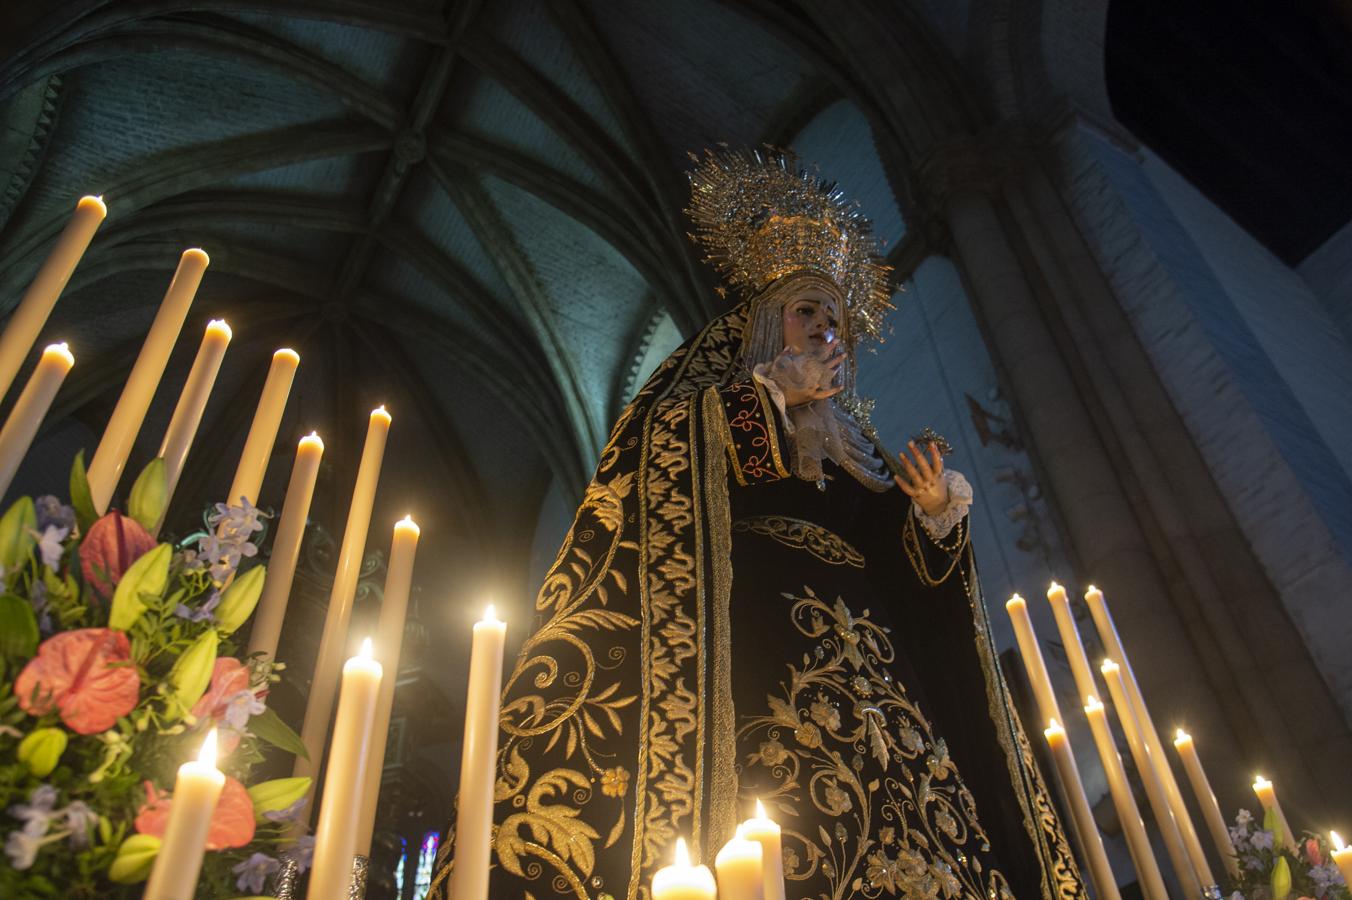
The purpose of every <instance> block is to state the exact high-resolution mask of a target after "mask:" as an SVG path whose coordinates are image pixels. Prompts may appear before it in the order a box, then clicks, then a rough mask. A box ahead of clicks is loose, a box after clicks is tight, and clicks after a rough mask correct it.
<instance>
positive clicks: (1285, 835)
mask: <svg viewBox="0 0 1352 900" xmlns="http://www.w3.org/2000/svg"><path fill="white" fill-rule="evenodd" d="M1253 792H1254V794H1256V795H1257V796H1258V802H1259V803H1261V804H1263V809H1264V810H1269V809H1270V810H1272V814H1273V815H1274V816H1276V818H1277V824H1278V825H1279V826H1280V827H1281V829H1282V843H1283V844H1284V845H1286V847H1287V848H1289V849H1290V850H1291V852H1293V853H1294V852H1295V850H1296V835H1295V833H1294V832H1293V831H1292V830H1291V823H1290V822H1288V821H1286V813H1284V812H1282V804H1281V802H1280V801H1278V800H1277V789H1276V788H1275V787H1273V785H1272V782H1270V781H1268V780H1267V779H1266V778H1264V777H1263V776H1262V775H1259V776H1258V777H1256V778H1254V780H1253Z"/></svg>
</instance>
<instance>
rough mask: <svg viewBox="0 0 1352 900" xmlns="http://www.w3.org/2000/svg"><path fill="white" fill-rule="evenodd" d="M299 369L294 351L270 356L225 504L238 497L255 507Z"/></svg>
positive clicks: (298, 360)
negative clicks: (256, 405)
mask: <svg viewBox="0 0 1352 900" xmlns="http://www.w3.org/2000/svg"><path fill="white" fill-rule="evenodd" d="M299 365H300V354H299V353H297V352H296V351H295V350H291V349H289V348H286V347H283V348H282V349H281V350H278V351H277V352H275V353H273V354H272V365H271V366H270V367H269V368H268V377H267V380H266V381H265V382H263V394H262V396H261V397H259V398H258V409H257V410H256V411H255V412H254V418H253V424H252V425H251V426H249V436H248V437H246V438H245V439H244V450H243V451H242V452H241V453H240V455H239V465H238V466H237V467H236V468H235V480H234V481H233V482H231V484H230V493H229V494H227V495H226V498H227V499H226V502H227V503H229V504H230V505H232V506H234V505H237V504H238V503H239V502H240V497H248V498H249V502H250V503H253V504H255V505H257V503H258V492H259V491H260V490H262V488H263V476H264V475H266V474H267V471H268V460H270V459H271V458H272V445H273V444H275V443H276V442H277V429H278V428H280V427H281V426H282V414H283V413H284V412H286V400H287V398H288V397H289V396H291V384H292V382H294V381H295V379H296V367H297V366H299Z"/></svg>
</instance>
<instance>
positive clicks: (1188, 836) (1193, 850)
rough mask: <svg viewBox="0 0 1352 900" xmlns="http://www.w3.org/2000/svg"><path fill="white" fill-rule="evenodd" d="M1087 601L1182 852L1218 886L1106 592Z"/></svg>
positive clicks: (1201, 876) (1200, 875) (1092, 591)
mask: <svg viewBox="0 0 1352 900" xmlns="http://www.w3.org/2000/svg"><path fill="white" fill-rule="evenodd" d="M1084 601H1085V604H1086V605H1087V606H1088V607H1089V613H1090V615H1091V616H1092V617H1093V619H1094V624H1095V626H1097V628H1098V632H1099V637H1100V638H1101V639H1102V640H1103V645H1104V647H1105V648H1107V651H1108V657H1109V658H1110V659H1113V660H1116V661H1117V663H1118V664H1119V665H1120V666H1121V669H1122V680H1123V686H1124V688H1125V690H1126V699H1127V703H1128V705H1129V707H1130V709H1131V712H1132V714H1133V715H1134V716H1135V717H1136V724H1137V726H1138V727H1139V728H1140V731H1141V739H1142V740H1143V741H1144V742H1145V745H1146V747H1147V748H1148V749H1149V751H1150V757H1151V759H1153V760H1154V761H1155V763H1156V765H1155V774H1156V776H1157V777H1158V778H1159V782H1160V786H1161V787H1162V788H1163V789H1164V799H1165V802H1166V803H1168V804H1169V812H1170V815H1171V816H1172V817H1173V820H1174V825H1175V828H1176V829H1177V830H1178V835H1179V838H1180V839H1181V840H1182V842H1183V849H1184V850H1185V851H1186V852H1187V854H1188V861H1189V865H1190V866H1191V868H1192V869H1193V871H1194V874H1195V876H1196V878H1197V880H1198V882H1199V883H1200V884H1201V885H1202V886H1206V887H1210V886H1211V885H1214V884H1215V883H1216V876H1215V875H1213V874H1212V873H1211V865H1210V864H1209V863H1208V862H1207V859H1206V854H1205V853H1204V852H1203V851H1202V842H1201V840H1200V839H1199V838H1198V837H1197V829H1196V828H1195V827H1193V824H1192V815H1191V814H1190V813H1189V812H1188V806H1187V804H1186V803H1184V802H1183V792H1182V791H1180V790H1179V788H1178V781H1177V780H1176V779H1175V778H1174V770H1173V769H1171V768H1170V767H1169V758H1168V756H1166V755H1165V753H1164V744H1163V743H1162V742H1161V741H1160V735H1159V732H1158V731H1156V730H1155V722H1154V720H1153V719H1151V718H1150V710H1148V709H1147V708H1146V705H1145V696H1144V695H1143V694H1142V693H1141V686H1140V684H1139V683H1137V681H1136V676H1135V674H1133V672H1132V670H1131V662H1130V660H1128V659H1127V651H1126V650H1125V649H1124V648H1123V646H1122V638H1121V636H1120V635H1118V633H1117V625H1116V624H1115V623H1114V622H1113V617H1112V615H1111V614H1110V613H1109V612H1108V603H1107V601H1106V600H1105V599H1104V598H1103V592H1102V591H1100V590H1099V589H1098V588H1096V587H1094V586H1093V585H1092V584H1091V585H1090V586H1089V589H1088V590H1087V591H1085V594H1084ZM1180 877H1181V876H1180Z"/></svg>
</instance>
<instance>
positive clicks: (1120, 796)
mask: <svg viewBox="0 0 1352 900" xmlns="http://www.w3.org/2000/svg"><path fill="white" fill-rule="evenodd" d="M1085 700H1086V703H1085V707H1084V716H1085V718H1086V719H1087V720H1088V721H1089V730H1090V731H1092V732H1093V734H1094V743H1095V745H1097V747H1098V752H1099V759H1100V760H1102V762H1103V772H1104V774H1106V775H1107V776H1108V790H1109V792H1110V793H1111V794H1112V797H1113V806H1114V807H1116V808H1117V821H1118V822H1119V823H1121V825H1122V833H1123V834H1124V835H1126V838H1127V849H1128V850H1129V851H1131V861H1132V863H1133V864H1134V865H1135V866H1136V878H1137V880H1138V881H1139V882H1140V885H1141V893H1142V894H1144V895H1145V898H1146V900H1169V893H1168V892H1167V891H1166V890H1165V889H1164V876H1162V875H1161V874H1160V866H1159V863H1158V862H1157V861H1156V860H1155V851H1154V850H1153V849H1152V848H1151V846H1150V837H1149V835H1147V834H1146V831H1145V823H1144V822H1142V821H1141V811H1140V809H1138V808H1137V806H1136V798H1135V797H1134V796H1132V793H1131V784H1130V783H1129V782H1128V781H1127V772H1126V770H1125V769H1124V768H1123V767H1122V757H1121V756H1119V755H1118V753H1117V744H1116V743H1115V742H1114V741H1113V733H1112V731H1110V730H1109V728H1108V718H1107V714H1106V712H1105V711H1104V709H1103V704H1102V703H1100V702H1099V701H1098V698H1097V697H1095V696H1093V695H1092V694H1091V695H1089V696H1088V697H1086V698H1085Z"/></svg>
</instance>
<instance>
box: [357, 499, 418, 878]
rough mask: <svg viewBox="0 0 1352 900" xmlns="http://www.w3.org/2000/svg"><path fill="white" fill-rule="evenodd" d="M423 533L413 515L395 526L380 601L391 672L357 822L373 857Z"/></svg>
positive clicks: (382, 653) (381, 647) (380, 649)
mask: <svg viewBox="0 0 1352 900" xmlns="http://www.w3.org/2000/svg"><path fill="white" fill-rule="evenodd" d="M420 534H421V531H420V530H419V529H418V524H417V523H416V522H414V521H413V518H412V516H405V517H404V518H403V519H401V520H400V521H399V522H397V523H395V526H394V541H393V543H392V545H391V546H390V562H389V566H388V567H387V568H386V572H385V593H384V597H383V598H382V599H381V601H380V620H379V623H378V624H377V625H376V656H377V657H379V658H380V659H381V660H382V661H383V663H384V665H385V666H386V667H387V668H388V669H389V670H390V677H389V678H386V679H385V680H384V681H383V682H382V683H381V685H380V698H379V700H378V701H377V703H376V718H375V723H374V724H373V725H372V732H371V765H370V766H368V767H367V769H366V782H365V784H364V785H363V787H362V797H361V816H360V818H359V819H358V820H357V852H358V853H360V854H361V855H363V856H370V855H371V837H372V835H373V833H374V831H375V824H376V801H378V800H379V799H380V776H381V771H382V769H383V768H384V764H385V741H386V738H387V737H388V736H389V730H390V714H391V712H392V711H393V710H394V685H395V682H397V681H398V680H399V677H398V674H399V651H400V649H402V645H403V642H404V622H405V620H406V619H407V618H408V594H409V589H410V588H411V587H412V586H413V558H414V556H415V555H416V554H417V552H418V536H419V535H420Z"/></svg>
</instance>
